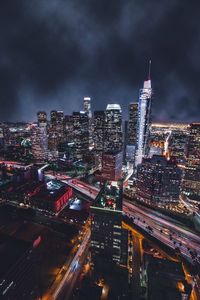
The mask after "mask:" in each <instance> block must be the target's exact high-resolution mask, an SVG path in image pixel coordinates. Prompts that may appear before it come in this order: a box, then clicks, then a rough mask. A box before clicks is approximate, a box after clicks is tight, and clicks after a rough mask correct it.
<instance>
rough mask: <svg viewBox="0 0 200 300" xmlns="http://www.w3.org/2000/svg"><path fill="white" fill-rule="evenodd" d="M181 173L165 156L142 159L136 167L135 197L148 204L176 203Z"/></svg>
mask: <svg viewBox="0 0 200 300" xmlns="http://www.w3.org/2000/svg"><path fill="white" fill-rule="evenodd" d="M181 179H182V171H181V170H180V169H179V168H178V166H177V165H176V163H174V162H173V161H171V160H167V159H166V157H165V156H161V155H154V156H153V157H152V158H144V159H143V160H142V163H141V164H140V165H138V170H137V178H136V197H137V198H138V200H141V201H144V202H146V203H148V204H159V203H161V202H162V203H168V202H173V201H178V199H179V194H180V184H181Z"/></svg>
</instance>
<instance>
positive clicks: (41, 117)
mask: <svg viewBox="0 0 200 300" xmlns="http://www.w3.org/2000/svg"><path fill="white" fill-rule="evenodd" d="M37 119H38V125H39V126H40V127H44V126H47V114H46V112H45V111H38V113H37Z"/></svg>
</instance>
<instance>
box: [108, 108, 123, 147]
mask: <svg viewBox="0 0 200 300" xmlns="http://www.w3.org/2000/svg"><path fill="white" fill-rule="evenodd" d="M121 150H122V110H121V107H120V105H119V104H108V105H107V108H106V113H105V130H104V151H105V152H107V151H109V152H110V151H121Z"/></svg>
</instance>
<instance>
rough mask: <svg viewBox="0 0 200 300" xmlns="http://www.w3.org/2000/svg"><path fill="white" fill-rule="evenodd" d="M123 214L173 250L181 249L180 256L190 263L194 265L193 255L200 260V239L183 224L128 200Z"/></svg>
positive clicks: (125, 201)
mask: <svg viewBox="0 0 200 300" xmlns="http://www.w3.org/2000/svg"><path fill="white" fill-rule="evenodd" d="M123 212H124V213H125V214H126V215H127V216H128V217H129V218H131V219H132V221H133V222H134V223H135V224H136V225H137V226H139V227H140V228H142V229H143V230H145V231H147V232H148V234H150V235H151V236H153V237H154V238H157V239H158V240H160V241H161V242H163V243H164V244H165V245H167V246H169V247H170V248H172V249H173V250H177V248H179V250H180V254H181V255H182V256H183V257H184V258H186V259H187V260H189V262H191V263H194V259H193V258H192V255H191V253H193V254H194V255H195V257H196V259H199V258H200V237H199V236H198V235H197V234H195V233H194V232H192V231H190V230H189V229H185V228H184V227H181V223H179V222H177V221H175V220H173V219H171V218H169V217H166V216H164V215H162V214H160V213H156V212H155V211H153V210H152V209H149V208H146V207H141V206H138V205H135V204H133V203H131V202H130V201H128V200H124V203H123Z"/></svg>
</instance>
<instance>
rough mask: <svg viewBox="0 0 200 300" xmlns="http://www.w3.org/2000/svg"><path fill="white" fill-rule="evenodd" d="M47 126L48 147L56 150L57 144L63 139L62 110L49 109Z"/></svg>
mask: <svg viewBox="0 0 200 300" xmlns="http://www.w3.org/2000/svg"><path fill="white" fill-rule="evenodd" d="M50 116H51V122H50V127H49V149H50V150H51V151H57V148H58V145H59V144H60V143H62V142H63V140H64V115H63V111H56V110H52V111H51V115H50Z"/></svg>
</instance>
